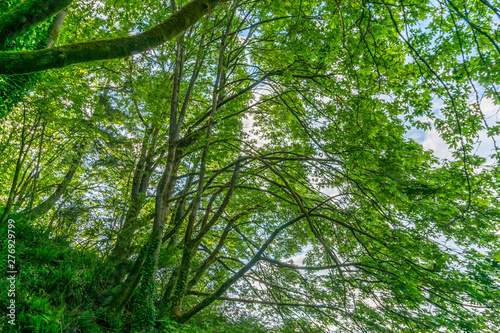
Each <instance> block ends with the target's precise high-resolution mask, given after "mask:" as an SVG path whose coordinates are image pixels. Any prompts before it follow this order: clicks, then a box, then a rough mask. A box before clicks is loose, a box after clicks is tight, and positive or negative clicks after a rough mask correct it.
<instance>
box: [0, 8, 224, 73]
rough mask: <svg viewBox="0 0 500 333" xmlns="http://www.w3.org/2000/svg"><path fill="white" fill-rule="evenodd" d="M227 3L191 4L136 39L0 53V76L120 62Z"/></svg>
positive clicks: (160, 41)
mask: <svg viewBox="0 0 500 333" xmlns="http://www.w3.org/2000/svg"><path fill="white" fill-rule="evenodd" d="M228 1H230V0H193V1H191V2H189V3H188V4H187V5H185V6H184V7H182V8H181V9H180V10H179V11H177V12H176V13H175V14H173V15H171V16H170V17H169V18H167V19H166V20H165V21H163V22H162V23H160V24H159V25H157V26H155V27H153V28H151V29H149V30H146V31H145V32H142V33H140V34H137V35H133V36H128V37H120V38H112V39H104V40H96V41H89V42H82V43H73V44H68V45H62V46H58V47H54V48H51V49H44V50H36V51H15V52H0V74H22V73H31V72H38V71H43V70H47V69H52V68H61V67H65V66H69V65H72V64H77V63H82V62H90V61H97V60H107V59H117V58H124V57H128V56H131V55H134V54H138V53H141V52H144V51H147V50H150V49H152V48H155V47H157V46H160V45H162V44H164V43H166V42H168V41H169V40H171V39H173V38H174V37H176V36H177V35H179V34H180V33H181V32H183V31H185V30H186V29H188V28H189V27H191V26H192V25H194V24H195V23H196V22H198V21H199V20H200V19H201V18H202V17H203V16H205V15H206V14H207V13H208V12H210V11H211V10H212V9H214V8H215V7H216V6H218V5H220V4H222V3H225V2H228Z"/></svg>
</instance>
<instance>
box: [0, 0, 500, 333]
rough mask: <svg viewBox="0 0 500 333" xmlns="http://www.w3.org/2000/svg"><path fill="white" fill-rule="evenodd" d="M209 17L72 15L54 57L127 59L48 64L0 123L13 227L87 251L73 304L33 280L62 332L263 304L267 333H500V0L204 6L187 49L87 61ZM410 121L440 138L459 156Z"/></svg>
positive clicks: (135, 328)
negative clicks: (483, 141)
mask: <svg viewBox="0 0 500 333" xmlns="http://www.w3.org/2000/svg"><path fill="white" fill-rule="evenodd" d="M202 3H205V2H202V1H192V2H188V3H186V2H184V1H171V2H170V4H169V5H166V4H165V3H164V2H163V1H156V0H151V1H150V2H133V3H130V2H120V1H118V2H116V1H109V2H107V1H105V2H103V3H102V4H100V6H93V5H92V4H90V3H86V2H85V1H81V2H79V3H77V4H78V6H77V5H76V4H75V9H74V10H71V11H70V12H69V17H67V19H66V22H65V25H64V29H66V30H63V31H62V34H61V39H62V40H60V43H64V44H65V45H69V46H63V48H68V50H69V49H71V48H73V46H74V45H79V46H78V47H86V46H85V45H87V46H88V45H97V44H95V43H97V42H87V43H84V44H78V42H77V41H78V38H80V37H79V36H82V35H83V36H85V38H88V36H89V37H91V39H96V40H104V41H106V42H102V43H107V42H109V41H111V42H112V43H117V45H119V46H120V47H122V46H123V45H125V46H123V48H120V49H116V50H115V49H110V50H109V52H108V53H109V54H114V55H113V56H112V57H108V56H107V55H106V56H102V54H103V53H102V52H95V55H94V54H93V55H91V56H88V54H86V53H84V52H82V53H81V55H79V57H80V58H78V59H80V60H78V61H75V62H72V63H79V62H84V63H80V64H78V65H75V66H73V67H65V68H61V69H57V70H53V71H49V72H48V73H47V74H46V75H45V76H44V77H43V79H41V80H39V81H38V83H37V85H36V87H34V88H33V89H32V90H31V92H30V93H29V94H27V95H25V97H24V99H23V101H22V102H21V103H19V105H17V106H16V107H15V108H14V110H13V111H12V113H11V114H9V116H8V117H7V118H6V119H5V122H4V123H5V126H4V127H3V129H2V132H1V133H0V135H1V136H2V139H3V140H2V142H4V143H3V144H2V146H0V149H1V152H2V154H3V156H2V157H3V158H2V160H5V161H6V163H4V164H3V165H2V168H3V169H2V170H1V171H2V174H3V175H6V176H5V177H3V178H2V179H1V182H2V184H3V185H4V186H2V188H5V189H6V190H5V191H4V192H3V193H2V197H1V198H2V204H3V206H5V207H6V209H5V210H4V212H3V220H6V219H7V218H14V219H15V220H16V221H20V222H19V223H25V224H28V221H29V224H34V225H36V226H37V227H38V228H41V229H42V230H45V231H46V232H47V233H48V235H50V237H51V238H49V236H47V241H48V242H53V243H54V244H57V243H56V242H57V241H58V240H59V239H60V238H65V239H67V240H68V241H70V242H72V243H73V244H74V251H75V253H79V252H78V251H83V249H85V250H86V251H87V254H86V255H89V256H91V258H93V259H88V260H87V259H85V260H86V261H85V263H86V264H85V265H84V264H82V265H81V268H79V273H78V276H79V278H75V279H72V280H70V281H69V282H67V284H66V285H65V287H64V288H61V289H64V291H60V290H58V289H57V290H54V289H50V292H49V290H48V289H49V288H51V287H50V286H46V287H45V289H43V288H40V287H39V286H38V287H36V288H35V287H33V290H39V289H42V290H46V292H47V294H49V295H51V294H52V293H58V295H59V293H60V295H59V296H58V297H55V299H54V300H51V302H48V304H50V306H52V307H56V308H57V309H61V310H60V311H61V313H62V315H60V316H59V317H57V316H56V315H54V314H52V316H53V317H54V318H52V319H51V320H53V321H55V322H57V321H59V322H62V321H63V319H62V318H63V317H70V318H71V317H72V316H68V313H71V312H70V311H74V312H73V313H74V315H73V317H76V318H97V319H88V320H87V321H88V322H90V324H87V325H90V326H92V327H93V328H96V329H97V327H99V326H104V327H107V328H110V329H112V328H114V329H116V330H118V331H131V332H151V331H154V330H157V331H162V330H164V331H165V330H169V329H171V327H173V326H176V325H177V324H173V323H172V322H177V323H180V324H182V323H185V322H187V321H193V320H194V321H196V320H202V319H200V318H204V316H206V315H207V313H210V311H218V312H219V313H221V314H227V313H228V311H240V312H241V314H242V315H241V318H243V319H244V318H246V316H247V315H249V314H250V313H251V311H255V312H256V313H257V315H258V316H260V317H261V318H263V319H262V321H263V324H267V327H268V329H269V330H273V331H276V332H297V331H302V332H315V331H318V332H320V331H321V332H328V331H332V332H412V331H419V332H428V331H429V332H430V331H439V330H446V331H450V332H488V331H492V330H495V329H498V328H499V325H500V322H499V319H498V318H499V316H498V311H499V310H498V307H499V301H500V295H499V293H498V291H499V287H500V286H499V280H498V268H499V260H498V259H499V253H500V252H499V249H498V245H497V244H498V239H497V238H498V218H499V212H500V211H499V204H498V185H499V183H498V169H497V164H496V163H497V160H498V156H499V155H498V151H497V149H496V146H495V135H496V134H497V133H498V128H499V127H498V125H497V124H492V122H491V120H490V119H489V118H488V117H490V116H491V115H492V114H494V113H495V112H496V110H494V112H493V113H492V112H491V111H488V110H486V109H485V107H484V104H486V103H491V105H497V104H498V99H495V98H496V96H497V90H496V89H497V87H496V76H497V72H496V71H492V70H491V67H492V64H494V59H495V57H494V55H495V54H496V53H497V52H498V50H497V40H496V38H497V37H496V36H497V35H496V34H495V33H496V30H495V29H496V28H495V27H496V26H495V22H496V21H495V20H496V19H495V17H496V15H498V11H497V10H496V8H497V6H496V4H490V3H489V2H487V1H477V2H465V1H464V2H461V1H460V2H458V1H455V2H451V1H448V2H443V3H438V4H433V3H422V2H415V1H403V2H398V3H387V2H382V3H379V2H370V1H362V2H360V3H358V2H350V1H345V2H339V3H330V2H316V1H301V2H293V3H292V2H279V3H278V2H265V1H248V2H246V1H233V2H229V3H228V5H227V6H223V7H222V6H219V7H215V5H216V4H217V3H216V2H211V5H210V7H206V8H205V9H204V10H205V12H203V13H202V14H199V15H198V16H196V18H195V19H193V20H191V21H189V22H187V23H186V24H185V25H178V26H176V29H177V30H176V34H178V36H177V37H176V38H175V40H174V41H175V43H164V42H166V41H168V38H163V37H162V38H160V39H161V41H160V39H158V42H155V43H153V44H148V43H149V42H148V43H146V44H144V45H143V46H144V48H142V49H141V51H140V52H137V54H136V55H134V56H131V57H128V58H126V59H116V60H109V61H102V62H91V61H93V60H104V59H111V58H117V57H115V55H116V54H121V56H126V55H128V54H130V53H127V52H128V51H127V52H125V51H123V50H125V49H126V48H127V47H129V46H130V45H129V44H126V43H128V41H131V40H133V39H134V38H135V37H133V36H132V37H130V36H129V35H130V32H132V31H144V30H146V32H145V33H144V34H145V35H148V34H149V33H150V32H151V31H154V30H153V29H156V28H152V29H151V30H147V27H149V26H154V27H156V26H157V24H160V25H163V24H164V23H165V22H167V21H168V22H171V21H169V20H173V19H176V18H179V17H181V16H182V15H184V14H183V13H187V12H190V11H191V9H192V8H194V7H193V6H195V4H202ZM209 10H211V11H210V14H209V15H206V16H205V13H207V12H208V11H209ZM89 13H90V14H89ZM200 13H201V12H200ZM167 15H170V16H169V19H167V21H164V17H166V16H167ZM1 19H2V18H1V17H0V21H1ZM160 22H164V23H160ZM195 22H197V23H196V24H194V23H195ZM169 24H170V23H169ZM144 34H143V35H142V36H145V35H144ZM136 36H141V35H136ZM174 37H175V35H174V34H173V33H172V34H171V37H170V38H174ZM75 42H77V44H75ZM99 43H101V42H99ZM123 43H125V44H123ZM71 45H73V46H71ZM99 45H100V44H99ZM127 45H128V46H127ZM141 45H142V44H141ZM75 49H76V46H75ZM54 50H57V47H56V48H54ZM99 50H100V49H99ZM49 51H50V50H47V51H43V52H44V53H43V54H49ZM122 51H123V52H122ZM30 52H32V51H28V52H24V51H21V53H9V52H3V53H0V60H2V59H5V58H2V56H3V57H10V58H9V59H13V60H16V61H17V60H18V59H21V60H19V61H24V60H22V58H23V57H25V56H26V57H28V55H29V54H31V55H34V54H38V55H41V54H42V53H30ZM36 52H40V51H36ZM50 52H52V51H50ZM54 52H56V51H54ZM116 52H118V53H116ZM120 52H121V53H120ZM121 56H118V57H121ZM29 57H31V56H29ZM75 59H76V58H75ZM87 62H88V63H87ZM0 63H2V62H0ZM67 64H69V63H67ZM23 66H24V65H23ZM44 66H45V65H41V67H37V68H40V69H49V68H55V67H58V66H54V65H47V66H46V67H44ZM23 68H24V67H23ZM26 68H27V67H26ZM23 71H24V69H23ZM2 73H7V72H2ZM8 73H12V71H10V72H8ZM471 92H474V94H476V96H475V99H476V101H475V102H472V103H471V102H470V99H469V96H470V93H471ZM436 100H442V101H443V106H442V107H440V108H439V110H438V111H439V113H437V110H436V108H437V103H436V102H435V101H436ZM488 112H490V113H488ZM415 128H417V129H423V130H433V129H434V128H436V129H437V130H439V133H440V135H441V137H442V139H443V140H445V142H446V143H447V144H448V145H449V146H450V147H451V149H453V150H454V152H453V156H452V157H453V158H451V159H449V160H444V159H438V158H437V157H435V156H433V154H432V152H429V151H428V150H424V149H423V147H422V144H421V143H418V142H416V141H415V140H412V139H411V138H410V137H409V132H410V131H414V133H415ZM417 133H421V132H417ZM479 137H481V138H482V137H487V138H489V140H491V142H492V143H493V151H491V152H488V153H487V154H486V155H485V156H480V155H478V154H476V152H475V151H476V150H477V145H476V140H477V139H478V138H479ZM489 164H491V165H492V166H490V165H489ZM7 189H8V190H7ZM9 203H10V204H9ZM23 221H24V222H23ZM40 237H41V236H40ZM50 239H52V240H50ZM26 251H27V250H26ZM71 255H72V256H73V255H74V254H71ZM68 256H69V254H68ZM299 257H300V258H302V259H301V260H297V258H299ZM27 258H29V259H24V260H33V261H36V260H38V259H36V258H37V257H36V255H32V257H29V256H27ZM292 258H295V260H292ZM61 260H64V259H61ZM51 264H52V265H56V264H55V263H51ZM40 269H41V268H36V270H40ZM34 270H35V269H34ZM54 271H55V270H54ZM70 271H71V270H70ZM21 274H22V273H21ZM47 274H48V273H47ZM61 274H63V273H61ZM67 274H69V273H67ZM76 275H77V274H76V273H75V276H76ZM21 278H22V279H21V281H29V280H28V278H27V276H21ZM58 281H59V280H58ZM26 283H27V282H26ZM68 286H70V288H68ZM66 290H85V292H83V291H81V292H72V291H66ZM28 292H32V291H31V289H29V288H27V290H26V291H25V293H28ZM32 294H33V295H32V296H31V297H27V296H26V297H25V296H22V300H23V302H25V303H23V304H24V307H25V308H27V309H32V310H33V311H35V309H36V307H35V305H34V304H35V303H34V302H33V303H30V302H32V301H31V300H32V299H33V298H35V299H42V297H43V295H39V294H36V293H35V292H32ZM23 295H26V294H23ZM56 299H57V300H56ZM40 302H41V301H40ZM44 302H46V301H44ZM81 304H84V305H85V308H86V310H87V311H91V312H92V313H93V315H91V316H89V315H88V314H84V313H82V312H79V311H80V310H78V309H79V308H78V306H79V305H81ZM66 309H68V310H66ZM55 312H56V311H54V313H55ZM243 319H242V320H243ZM82 321H83V320H80V321H77V320H72V321H71V322H68V323H67V324H66V325H67V327H68V330H69V329H82V327H83V326H82V325H83V324H81V322H82ZM77 322H78V323H77ZM248 323H249V324H248V325H249V327H250V326H252V325H253V324H251V323H252V321H249V322H248ZM19 325H20V329H21V330H22V329H30V328H31V329H33V326H29V325H34V324H32V323H28V319H26V323H25V322H22V321H21V322H20V323H19ZM85 327H87V326H85ZM252 327H253V326H252ZM254 328H255V330H256V331H257V330H258V329H259V327H258V326H255V327H254ZM179 329H180V328H179Z"/></svg>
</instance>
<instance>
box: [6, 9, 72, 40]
mask: <svg viewBox="0 0 500 333" xmlns="http://www.w3.org/2000/svg"><path fill="white" fill-rule="evenodd" d="M72 1H73V0H26V1H23V2H21V3H20V4H19V5H17V6H15V7H14V8H12V9H11V10H10V11H8V12H7V13H5V14H3V15H2V16H0V45H3V43H5V41H6V40H7V39H10V40H12V39H14V38H16V37H17V36H19V34H21V33H22V32H24V31H27V30H29V29H31V28H33V27H34V26H36V25H37V24H39V23H41V22H44V21H46V20H48V19H50V18H51V17H52V16H54V15H56V14H57V13H59V12H60V11H61V10H63V9H64V8H66V7H67V6H68V5H69V4H70V3H71V2H72ZM65 15H66V14H65ZM62 19H63V20H64V16H63V17H62ZM61 25H62V21H61ZM56 38H57V36H56ZM54 41H55V39H54ZM49 47H50V46H49Z"/></svg>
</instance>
